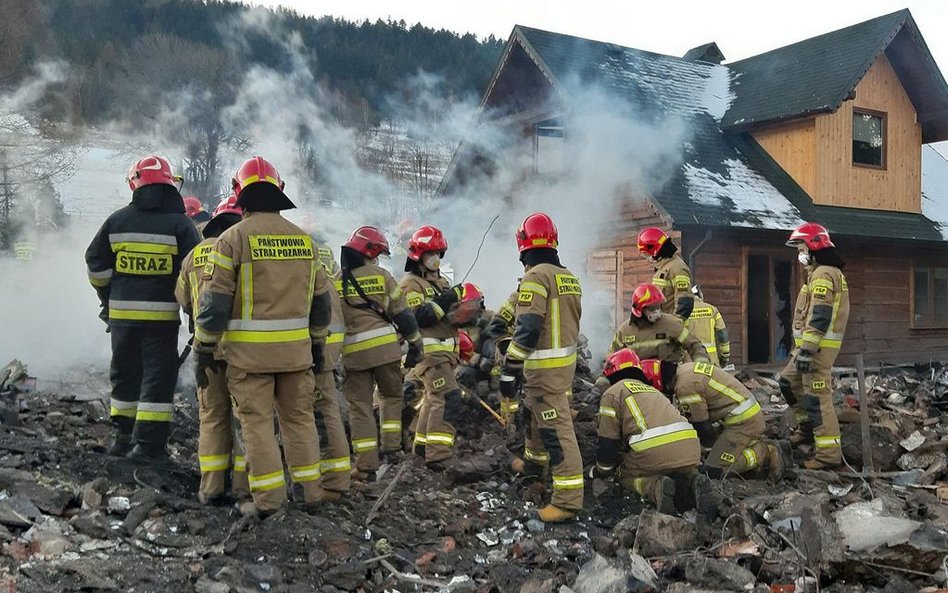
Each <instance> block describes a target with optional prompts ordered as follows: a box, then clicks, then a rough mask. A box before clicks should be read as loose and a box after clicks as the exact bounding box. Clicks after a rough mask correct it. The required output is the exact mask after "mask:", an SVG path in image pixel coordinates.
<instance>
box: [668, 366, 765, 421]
mask: <svg viewBox="0 0 948 593" xmlns="http://www.w3.org/2000/svg"><path fill="white" fill-rule="evenodd" d="M675 403H677V404H678V409H679V410H680V411H681V413H682V414H684V416H685V417H686V418H688V420H689V421H690V422H705V421H708V420H710V421H711V422H721V423H722V424H724V425H725V426H734V425H736V424H742V423H744V422H747V421H748V420H750V419H751V418H753V417H754V416H756V415H758V414H760V413H761V411H760V404H758V403H757V399H756V398H755V397H754V395H753V394H752V393H751V392H750V391H748V390H747V388H746V387H744V385H743V384H742V383H741V382H740V381H738V380H737V379H735V378H734V377H733V376H732V375H730V374H729V373H727V372H725V371H723V370H722V369H720V368H719V367H717V366H714V365H711V364H708V363H706V362H687V363H685V364H682V365H680V366H679V367H678V371H677V372H676V373H675Z"/></svg>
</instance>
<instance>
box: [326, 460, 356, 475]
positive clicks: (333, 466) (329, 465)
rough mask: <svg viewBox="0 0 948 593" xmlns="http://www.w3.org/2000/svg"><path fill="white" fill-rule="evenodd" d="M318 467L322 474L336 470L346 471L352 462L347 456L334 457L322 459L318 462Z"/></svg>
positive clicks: (350, 467) (335, 471)
mask: <svg viewBox="0 0 948 593" xmlns="http://www.w3.org/2000/svg"><path fill="white" fill-rule="evenodd" d="M319 469H320V470H322V472H323V473H324V474H332V473H337V472H347V471H349V470H350V469H352V462H351V461H350V460H349V458H348V457H336V458H333V459H323V460H322V461H320V462H319Z"/></svg>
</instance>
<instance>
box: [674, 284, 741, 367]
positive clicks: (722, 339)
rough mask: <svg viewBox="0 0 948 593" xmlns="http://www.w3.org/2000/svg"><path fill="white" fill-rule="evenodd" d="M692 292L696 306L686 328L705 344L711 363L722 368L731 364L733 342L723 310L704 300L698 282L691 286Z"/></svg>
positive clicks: (686, 323)
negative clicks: (729, 336) (722, 315)
mask: <svg viewBox="0 0 948 593" xmlns="http://www.w3.org/2000/svg"><path fill="white" fill-rule="evenodd" d="M691 293H692V295H694V302H695V306H694V308H693V309H692V310H691V316H690V317H688V321H687V322H685V328H686V329H687V330H688V331H689V332H691V335H693V336H694V337H695V338H696V339H698V340H699V341H700V342H701V343H702V344H704V349H705V350H706V351H707V352H708V358H709V359H710V360H711V364H713V365H717V366H720V367H722V368H724V367H727V366H730V364H731V342H730V339H729V338H728V334H727V326H726V325H724V318H723V317H721V312H720V311H718V308H717V307H715V306H714V305H712V304H710V303H708V302H707V301H705V300H704V295H703V294H702V293H701V289H700V288H698V285H697V284H695V285H694V286H692V287H691Z"/></svg>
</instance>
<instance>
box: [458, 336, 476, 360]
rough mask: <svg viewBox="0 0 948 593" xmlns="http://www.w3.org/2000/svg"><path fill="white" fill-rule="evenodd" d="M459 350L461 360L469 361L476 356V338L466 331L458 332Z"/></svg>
mask: <svg viewBox="0 0 948 593" xmlns="http://www.w3.org/2000/svg"><path fill="white" fill-rule="evenodd" d="M458 350H459V351H460V357H461V360H464V361H468V360H471V357H472V356H474V340H472V339H471V336H469V335H467V332H466V331H459V332H458Z"/></svg>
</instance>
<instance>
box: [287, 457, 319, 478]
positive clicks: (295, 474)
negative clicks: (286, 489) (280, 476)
mask: <svg viewBox="0 0 948 593" xmlns="http://www.w3.org/2000/svg"><path fill="white" fill-rule="evenodd" d="M319 465H320V464H319V462H316V463H313V464H311V465H291V466H290V477H291V478H293V481H294V482H297V483H299V482H312V481H313V480H318V479H319V478H320V477H321V476H322V472H321V471H320V469H319Z"/></svg>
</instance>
